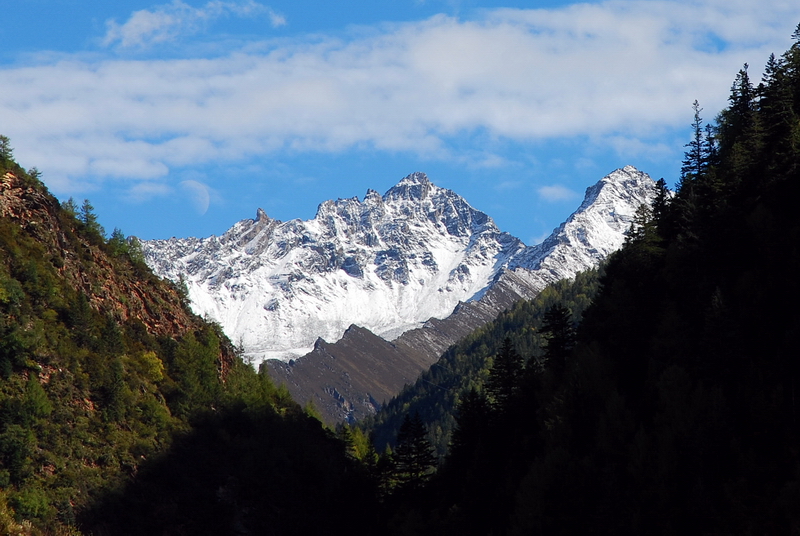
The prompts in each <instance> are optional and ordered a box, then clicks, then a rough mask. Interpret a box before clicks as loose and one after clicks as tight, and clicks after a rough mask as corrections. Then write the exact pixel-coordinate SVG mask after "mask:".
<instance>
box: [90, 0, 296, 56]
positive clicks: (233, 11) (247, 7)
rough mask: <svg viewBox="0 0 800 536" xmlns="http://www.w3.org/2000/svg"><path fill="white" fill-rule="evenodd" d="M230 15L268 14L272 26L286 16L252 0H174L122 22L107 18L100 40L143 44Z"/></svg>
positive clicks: (124, 45) (128, 45) (194, 29)
mask: <svg viewBox="0 0 800 536" xmlns="http://www.w3.org/2000/svg"><path fill="white" fill-rule="evenodd" d="M229 15H235V16H238V17H254V16H260V15H267V16H268V17H269V18H270V22H271V24H272V26H273V27H278V26H283V25H285V24H286V18H285V17H283V16H282V15H280V14H278V13H276V12H275V11H273V10H272V9H270V8H269V7H267V6H264V5H262V4H259V3H257V2H254V1H253V0H247V1H243V2H224V1H220V0H213V1H211V2H208V3H206V4H205V5H204V6H202V7H199V8H195V7H192V6H190V5H189V4H186V3H184V2H182V1H181V0H173V1H172V2H171V3H169V4H163V5H159V6H155V7H153V8H151V9H143V10H140V11H135V12H134V13H133V14H131V16H130V18H129V19H128V20H127V21H126V22H124V23H122V24H119V23H118V22H117V21H116V20H108V21H106V34H105V36H104V37H103V40H102V43H103V45H104V46H111V45H118V46H120V47H121V48H143V47H147V46H150V45H155V44H158V43H163V42H167V41H173V40H175V39H177V38H178V37H180V36H183V35H191V34H194V33H197V32H198V31H200V30H201V29H202V28H203V27H205V26H206V25H207V24H209V23H210V22H212V21H214V20H216V19H218V18H220V17H226V16H229Z"/></svg>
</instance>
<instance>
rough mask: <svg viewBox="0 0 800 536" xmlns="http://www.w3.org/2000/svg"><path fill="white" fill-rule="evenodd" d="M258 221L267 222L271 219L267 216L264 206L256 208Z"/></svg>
mask: <svg viewBox="0 0 800 536" xmlns="http://www.w3.org/2000/svg"><path fill="white" fill-rule="evenodd" d="M256 221H257V222H267V221H270V217H269V216H267V213H266V212H264V209H263V208H259V209H258V210H256Z"/></svg>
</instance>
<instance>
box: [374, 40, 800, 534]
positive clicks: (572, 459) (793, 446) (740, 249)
mask: <svg viewBox="0 0 800 536" xmlns="http://www.w3.org/2000/svg"><path fill="white" fill-rule="evenodd" d="M794 39H795V43H794V45H793V46H792V48H791V49H790V50H789V51H787V52H786V53H785V54H784V55H782V56H781V57H779V58H776V57H774V56H773V57H770V59H769V61H768V63H767V66H766V70H765V75H764V78H763V81H762V82H761V83H759V84H758V85H754V84H753V83H752V82H751V81H750V78H749V74H748V70H747V66H745V68H744V69H742V70H741V71H740V72H739V73H738V74H737V76H736V78H735V81H734V83H733V86H732V90H731V95H730V100H729V106H728V108H727V109H726V110H724V111H723V112H722V113H721V114H720V115H719V117H717V118H716V120H715V121H714V122H713V123H711V124H709V125H705V124H704V122H703V120H702V115H701V112H702V108H701V107H700V106H699V105H698V104H697V103H695V106H694V110H695V119H694V122H693V125H692V126H693V133H694V136H693V138H692V140H691V142H690V143H689V144H688V146H687V147H688V149H687V152H686V158H685V161H684V166H683V169H682V175H681V177H680V181H679V183H678V187H677V193H676V195H675V196H674V198H670V196H669V195H668V194H667V191H666V188H665V183H664V182H663V181H662V182H660V184H659V195H658V196H657V198H656V201H655V203H654V204H653V206H652V207H649V208H648V207H644V208H643V209H642V210H641V211H640V213H639V215H638V217H637V220H636V222H635V225H634V226H633V228H632V229H631V232H630V235H629V237H628V241H627V243H626V244H625V246H624V248H623V249H622V250H621V251H620V252H619V253H617V254H615V255H614V256H613V257H612V258H611V259H610V260H609V262H608V263H607V265H606V267H605V274H604V275H603V276H602V278H601V281H600V283H601V290H600V292H599V293H598V295H597V297H596V298H595V300H594V303H593V304H592V305H591V306H590V307H589V308H588V309H587V310H586V311H585V312H584V315H583V321H582V322H581V324H580V326H579V327H578V330H577V333H575V334H574V335H573V333H572V332H571V330H570V325H569V316H568V315H567V314H566V312H567V310H566V308H564V307H559V306H556V307H553V308H551V309H549V310H548V313H547V320H546V321H545V322H544V323H543V325H542V327H541V332H542V333H543V335H544V337H545V342H544V344H543V345H542V349H543V353H542V354H541V356H542V357H541V358H537V357H536V356H539V355H540V354H537V352H536V351H535V350H533V349H531V348H529V347H526V346H523V345H522V344H518V345H517V346H516V347H515V343H516V342H518V341H519V342H521V341H523V340H525V337H523V336H521V335H520V333H524V331H525V329H530V327H531V326H521V327H514V328H512V329H509V331H508V332H507V333H506V335H507V336H508V339H507V342H506V343H505V344H504V345H503V346H502V347H501V348H500V349H496V346H495V348H493V349H492V352H494V362H493V363H492V366H491V368H490V369H489V373H488V374H486V373H485V372H478V371H481V370H482V367H481V366H480V365H479V366H476V367H474V368H473V369H472V370H473V371H475V372H478V376H473V377H472V379H471V382H472V383H469V382H466V381H465V382H462V383H461V384H460V385H459V387H460V386H466V387H471V386H474V387H476V389H475V390H472V391H467V392H465V391H462V392H461V395H460V400H461V402H460V404H459V407H458V412H457V420H456V428H455V431H454V432H453V434H452V439H451V443H450V448H449V451H448V452H447V455H446V457H445V460H444V463H443V465H442V466H441V467H440V469H439V471H438V473H437V475H436V476H435V477H433V479H432V480H430V481H429V482H428V484H427V486H426V487H425V488H424V489H425V493H426V494H425V495H424V496H423V495H422V494H420V495H418V496H417V497H408V496H406V497H405V498H404V499H403V500H402V501H398V502H396V503H395V507H396V509H395V510H394V511H393V514H394V515H393V517H391V519H392V521H391V526H390V530H389V532H390V533H392V534H510V535H511V534H587V533H614V534H642V533H649V534H675V533H677V534H686V533H690V534H720V533H723V534H797V533H798V532H800V508H798V505H800V451H799V450H798V445H800V404H798V395H800V392H798V390H799V389H800V358H798V351H797V348H798V346H800V340H799V339H800V313H798V310H797V308H796V307H795V305H794V304H796V303H797V302H798V300H800V291H799V290H800V289H798V273H800V252H799V251H798V246H800V223H799V222H798V218H797V203H798V199H800V195H799V194H800V26H799V27H798V31H797V32H796V33H795V35H794ZM565 304H566V303H565ZM565 304H563V305H565ZM509 327H511V326H509ZM501 337H502V335H500V334H497V336H491V337H487V338H485V339H482V340H486V341H499V340H501ZM476 344H480V342H478V341H476ZM494 344H495V345H496V342H495V343H494ZM461 351H463V350H461ZM473 352H474V353H472V354H471V355H474V356H475V357H474V359H476V360H477V361H478V362H480V360H481V359H482V358H483V357H484V356H485V355H486V354H487V352H486V351H485V350H478V351H474V350H473ZM530 356H533V359H528V361H527V363H526V364H524V365H523V362H524V359H523V358H525V357H530ZM469 359H471V358H469ZM469 359H467V358H462V359H461V360H462V361H465V360H466V361H468V360H469ZM432 374H433V373H432ZM426 378H432V379H431V380H430V381H431V382H432V383H436V378H435V376H432V375H429V376H427V377H426ZM404 396H407V399H408V398H411V399H414V398H415V397H416V398H419V396H422V397H423V398H426V396H427V398H426V399H427V400H432V398H431V397H430V396H429V395H425V394H423V395H415V397H411V396H409V395H404ZM396 403H397V404H399V405H400V408H401V410H402V408H403V405H402V403H401V402H400V401H399V400H398V402H396ZM413 403H414V402H411V404H413ZM393 404H394V403H393ZM435 406H436V403H435V402H433V405H432V406H428V407H426V408H425V409H420V413H422V414H425V411H430V412H431V413H430V415H429V418H430V419H433V420H431V421H429V422H431V423H432V424H433V425H434V428H435V427H436V426H439V424H438V423H440V422H442V421H441V420H440V417H438V416H437V415H436V411H437V410H435V409H431V408H435ZM409 407H413V406H409ZM379 430H380V428H379ZM436 433H438V431H437V432H436ZM434 438H436V435H435V434H434Z"/></svg>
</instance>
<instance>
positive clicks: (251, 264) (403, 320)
mask: <svg viewBox="0 0 800 536" xmlns="http://www.w3.org/2000/svg"><path fill="white" fill-rule="evenodd" d="M617 175H619V176H617ZM640 175H643V176H645V177H646V175H644V174H641V172H639V171H638V170H636V169H635V168H632V167H629V166H628V167H626V168H623V169H621V170H617V171H615V172H613V173H612V174H610V175H609V176H608V177H606V178H605V179H603V180H601V181H600V182H599V183H598V184H596V185H595V186H593V187H592V188H590V190H591V192H589V191H587V201H585V202H584V203H585V205H586V206H584V207H583V211H582V212H579V213H578V214H577V215H573V217H571V219H570V221H569V222H567V223H566V224H565V225H564V226H562V228H560V229H558V230H557V231H556V232H555V233H554V235H553V236H552V237H551V238H550V239H548V240H547V241H546V243H545V244H543V245H542V247H536V248H525V246H524V245H523V244H522V243H521V242H520V240H519V239H517V238H514V237H512V236H510V235H508V234H507V233H502V232H501V231H500V230H499V229H498V228H497V227H496V225H495V224H494V222H493V221H492V220H491V218H490V217H489V216H487V215H486V214H484V213H482V212H480V211H478V210H476V209H474V208H473V207H471V206H470V205H469V203H467V201H466V200H465V199H463V198H462V197H460V196H459V195H458V194H457V193H455V192H453V191H450V190H447V189H444V188H440V187H438V186H436V185H434V184H433V183H432V182H431V181H430V180H429V179H428V176H427V175H425V174H424V173H412V174H410V175H408V176H407V177H405V178H403V179H402V180H401V181H400V182H399V183H397V185H396V186H394V187H393V188H391V189H390V190H389V191H388V192H386V194H385V195H384V196H383V197H380V196H379V194H378V193H377V192H375V191H372V190H370V191H367V194H366V196H365V197H364V201H363V202H362V201H360V200H359V199H358V198H350V199H339V200H336V201H325V202H323V203H322V204H320V206H319V209H318V211H317V216H316V217H315V218H314V219H313V220H309V221H300V220H292V221H289V222H285V223H281V222H278V221H276V220H267V219H266V218H267V216H266V213H263V211H259V212H258V214H257V218H258V220H257V221H258V224H257V225H254V224H253V223H252V220H249V221H248V222H247V223H248V224H247V225H244V224H242V225H237V226H235V227H234V228H232V229H231V230H230V231H229V232H228V233H226V237H228V239H226V240H223V241H220V240H217V239H212V238H209V239H203V240H194V241H191V240H183V241H179V240H175V241H148V242H146V243H144V245H143V249H144V250H145V254H146V258H147V259H148V262H150V263H151V265H152V266H154V267H155V268H156V271H157V272H158V273H159V274H160V275H162V276H165V277H170V278H171V279H174V280H179V279H180V278H181V277H183V278H184V279H185V280H186V282H187V286H188V288H189V294H190V297H191V300H192V304H193V306H194V307H196V311H197V312H198V313H200V314H208V315H209V316H211V317H212V318H214V319H215V320H217V321H218V322H220V324H221V325H222V326H223V328H224V329H225V330H226V333H228V335H229V336H230V337H231V338H232V339H233V340H236V341H237V342H240V343H241V344H242V346H243V347H244V348H245V352H246V355H247V356H248V358H249V359H251V360H253V361H254V362H260V361H262V360H264V359H268V358H278V359H284V360H285V359H288V358H296V357H299V356H301V355H304V354H305V353H307V352H308V351H310V350H311V349H312V348H313V346H314V344H315V340H316V339H317V338H318V337H322V339H323V340H326V341H336V340H338V339H340V338H341V337H342V334H343V333H344V332H345V331H346V330H347V329H348V327H349V326H350V325H351V324H356V325H358V326H361V327H364V328H366V329H369V330H371V331H372V332H374V333H375V334H377V335H379V336H385V337H389V338H394V337H397V336H398V335H399V334H401V333H403V332H404V331H407V330H409V329H413V328H416V327H419V326H421V325H422V324H423V323H424V322H426V321H427V320H429V319H430V318H438V319H441V318H445V317H447V316H449V315H450V314H451V313H452V311H453V308H454V307H455V306H456V305H457V304H458V303H459V302H471V301H474V300H477V299H480V297H481V296H482V295H483V294H485V293H486V292H487V289H489V288H490V287H493V285H494V284H495V283H496V282H497V277H498V274H499V273H500V272H502V271H507V270H509V269H511V270H516V269H517V268H519V269H521V270H525V271H526V273H527V272H530V271H531V270H538V269H539V268H540V267H544V269H545V271H546V272H547V276H546V277H545V276H541V277H538V276H536V277H538V279H536V277H534V276H530V277H529V278H528V279H531V280H533V279H536V281H534V284H535V287H536V288H542V287H543V286H544V284H546V283H548V282H550V281H551V279H553V278H563V277H569V276H571V275H574V273H575V272H576V271H578V270H581V269H585V268H588V267H589V266H594V265H595V264H596V263H597V261H599V260H600V259H601V258H603V257H604V256H605V255H606V254H608V253H609V252H610V251H611V250H612V249H615V248H616V247H618V245H619V244H621V243H622V240H623V239H624V236H623V233H624V231H625V230H626V229H627V228H628V227H629V225H630V219H631V218H632V217H633V214H634V212H635V210H636V207H638V206H639V204H640V202H641V201H642V200H644V199H645V198H646V194H647V192H651V191H652V187H651V186H649V185H646V184H644V182H641V179H640ZM590 193H591V194H592V195H589V194H590ZM592 200H596V201H597V206H594V205H591V203H592ZM568 251H572V253H568ZM562 261H563V262H562ZM520 273H522V272H520ZM520 277H522V276H520ZM526 277H527V276H526ZM539 279H541V281H539ZM545 279H547V280H546V281H545Z"/></svg>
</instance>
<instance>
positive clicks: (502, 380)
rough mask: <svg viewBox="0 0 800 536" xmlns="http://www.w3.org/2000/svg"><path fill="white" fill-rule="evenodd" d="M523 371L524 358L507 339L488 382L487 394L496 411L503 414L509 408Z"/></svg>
mask: <svg viewBox="0 0 800 536" xmlns="http://www.w3.org/2000/svg"><path fill="white" fill-rule="evenodd" d="M522 370H523V362H522V357H521V356H520V355H519V354H518V353H517V350H516V349H515V348H514V345H513V344H512V343H511V339H510V338H508V337H506V338H505V340H504V341H503V346H502V348H501V349H500V352H499V353H498V354H497V355H496V356H495V358H494V363H493V364H492V368H491V369H490V370H489V379H488V381H487V382H486V392H487V393H488V394H489V399H490V401H491V403H492V406H493V407H494V408H495V409H497V410H499V411H501V412H502V411H505V410H507V409H508V408H509V406H510V403H511V399H512V398H513V397H514V394H516V392H517V389H518V388H519V385H520V380H521V378H522Z"/></svg>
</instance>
